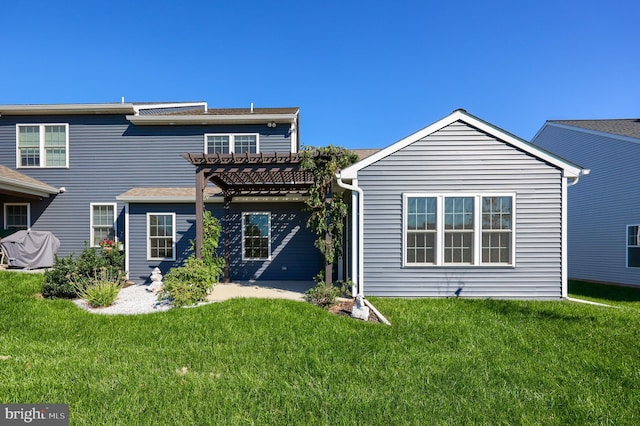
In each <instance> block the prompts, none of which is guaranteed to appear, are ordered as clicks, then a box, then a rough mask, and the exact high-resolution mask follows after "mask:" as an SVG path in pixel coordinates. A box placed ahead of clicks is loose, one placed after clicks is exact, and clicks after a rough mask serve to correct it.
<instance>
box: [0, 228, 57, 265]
mask: <svg viewBox="0 0 640 426" xmlns="http://www.w3.org/2000/svg"><path fill="white" fill-rule="evenodd" d="M0 244H2V248H3V249H4V252H5V253H6V255H7V265H8V266H12V267H15V268H26V269H35V268H48V267H50V266H53V261H54V255H55V254H56V252H57V251H58V248H59V247H60V240H58V238H56V236H55V235H53V234H52V233H51V232H47V231H17V232H15V233H13V234H11V235H9V236H8V237H5V238H3V239H2V241H0Z"/></svg>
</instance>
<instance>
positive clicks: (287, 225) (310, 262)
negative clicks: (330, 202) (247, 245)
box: [129, 203, 322, 283]
mask: <svg viewBox="0 0 640 426" xmlns="http://www.w3.org/2000/svg"><path fill="white" fill-rule="evenodd" d="M207 209H208V210H210V211H211V212H212V214H213V215H214V216H215V217H217V218H218V219H219V220H220V222H221V223H222V224H223V226H224V222H223V218H224V209H223V207H222V205H219V204H208V205H207ZM303 209H304V205H303V204H301V203H233V204H232V206H231V211H230V213H231V225H230V236H231V239H230V248H231V262H230V266H231V269H230V273H231V279H232V280H240V281H245V280H252V279H255V280H296V281H313V277H314V276H315V275H316V274H317V273H318V272H319V271H320V269H321V268H322V257H321V255H320V252H319V251H318V250H317V249H316V248H315V247H314V245H313V241H314V239H315V235H314V234H313V233H312V232H311V231H310V230H309V229H307V228H306V222H307V218H308V213H306V212H303V211H302V210H303ZM148 212H154V213H176V237H177V240H178V241H179V243H178V247H177V256H176V261H175V262H174V261H162V262H158V261H148V260H147V234H146V232H147V231H146V229H147V228H146V227H147V223H146V213H148ZM243 212H270V213H271V253H272V258H271V260H270V261H243V260H242V229H241V218H242V213H243ZM129 224H130V235H129V240H130V244H131V245H130V252H129V259H130V265H129V277H130V279H131V280H133V281H136V282H138V283H145V282H149V275H150V274H151V271H152V270H153V268H155V267H156V266H157V267H159V268H160V270H161V271H162V273H163V274H165V273H167V272H168V270H169V269H170V268H171V267H172V266H176V265H179V264H180V263H182V262H183V261H184V259H186V257H187V256H188V255H189V248H190V243H189V242H190V240H193V239H195V206H194V205H193V204H180V205H170V204H130V206H129ZM223 243H224V233H223V235H222V236H221V237H220V249H219V255H220V256H223V253H224V251H223V247H224V246H223Z"/></svg>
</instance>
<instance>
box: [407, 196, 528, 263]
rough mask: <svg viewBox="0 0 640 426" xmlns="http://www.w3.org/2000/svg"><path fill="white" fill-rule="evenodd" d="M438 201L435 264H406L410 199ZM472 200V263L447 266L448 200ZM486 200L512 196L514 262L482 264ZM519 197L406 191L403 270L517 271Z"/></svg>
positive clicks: (512, 255) (512, 252)
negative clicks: (445, 259) (483, 216)
mask: <svg viewBox="0 0 640 426" xmlns="http://www.w3.org/2000/svg"><path fill="white" fill-rule="evenodd" d="M410 197H411V198H413V197H415V198H427V197H430V198H435V199H436V229H435V253H434V262H433V263H409V262H408V261H407V231H408V229H407V210H408V199H409V198H410ZM451 197H455V198H472V199H473V247H472V248H473V260H472V262H470V263H469V262H465V263H445V261H444V234H445V233H446V230H445V228H444V219H445V212H444V201H445V199H446V198H451ZM486 197H510V198H511V230H510V233H511V253H510V257H511V262H510V263H491V262H483V261H482V231H483V230H482V199H483V198H486ZM516 210H517V209H516V194H515V193H514V192H474V193H462V192H461V193H455V192H452V193H432V192H428V193H424V192H405V193H403V194H402V267H404V268H433V267H447V268H457V267H480V268H495V267H504V268H515V266H516Z"/></svg>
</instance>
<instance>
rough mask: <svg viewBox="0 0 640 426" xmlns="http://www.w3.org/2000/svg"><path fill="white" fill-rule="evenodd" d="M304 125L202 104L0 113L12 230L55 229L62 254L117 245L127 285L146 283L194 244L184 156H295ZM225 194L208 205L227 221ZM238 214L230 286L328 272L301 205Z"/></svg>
mask: <svg viewBox="0 0 640 426" xmlns="http://www.w3.org/2000/svg"><path fill="white" fill-rule="evenodd" d="M298 120H299V110H298V108H255V109H254V108H253V107H252V108H247V109H210V108H208V107H207V104H206V103H204V102H179V103H156V104H152V103H113V104H111V103H109V104H55V105H4V106H0V164H1V165H2V166H1V167H0V203H2V209H1V211H0V213H1V214H2V221H3V227H4V228H24V229H34V230H43V231H51V232H52V233H53V234H54V235H56V236H57V237H58V238H59V240H60V242H61V246H60V249H59V252H58V254H59V255H61V256H65V255H68V254H70V253H73V252H75V253H76V254H79V253H80V252H81V251H82V249H83V247H84V244H85V242H87V243H88V244H89V245H90V246H92V247H98V245H99V242H100V241H101V240H103V239H105V238H108V239H117V240H118V241H119V242H122V243H124V250H125V254H126V268H127V270H128V271H129V278H130V279H131V280H133V281H136V282H148V280H149V275H150V273H151V271H152V270H153V268H155V267H156V266H158V267H160V269H161V270H162V272H163V273H166V272H167V271H168V270H169V269H170V268H171V267H172V266H174V265H178V264H180V263H181V262H182V261H183V260H184V259H185V258H186V256H187V255H188V252H189V249H190V247H191V240H193V239H194V238H195V228H196V226H195V221H196V212H195V201H196V195H195V179H196V168H194V166H193V165H192V164H190V162H189V161H187V160H185V158H183V157H182V154H185V153H188V152H198V153H203V152H204V153H209V154H215V153H220V154H221V155H222V156H224V155H229V153H233V154H235V155H245V154H247V153H257V154H258V155H259V154H262V153H273V152H286V153H297V152H298V150H299V139H298V126H299V123H298ZM219 193H220V191H219V190H217V189H216V188H207V195H210V197H208V198H207V199H206V200H205V201H206V207H207V209H209V210H210V211H212V212H213V214H214V216H216V217H218V218H223V216H224V214H225V210H224V206H223V197H221V196H220V194H219ZM262 195H264V194H262ZM228 207H230V208H229V209H228V211H227V212H228V213H229V216H228V217H227V219H228V225H229V228H228V229H230V230H231V232H232V234H231V235H229V238H228V241H229V242H230V247H231V251H230V253H229V264H230V270H229V274H230V278H231V279H237V280H249V279H263V280H272V279H284V280H307V281H311V280H312V278H313V276H314V275H315V274H317V272H318V271H319V270H320V268H321V267H322V259H321V256H320V253H319V252H318V250H316V249H315V248H314V246H313V240H314V238H315V236H314V234H313V233H312V232H311V231H310V230H309V229H307V228H306V226H305V223H306V218H307V215H308V214H307V213H306V212H305V211H304V207H305V206H304V203H303V199H302V197H301V196H299V195H298V196H296V195H295V194H294V196H291V194H289V196H285V195H284V194H282V193H271V194H269V196H267V197H265V196H259V197H255V196H253V197H243V196H236V197H234V198H233V202H231V203H230V205H229V206H228ZM223 238H224V236H223ZM300 253H304V256H301V255H300Z"/></svg>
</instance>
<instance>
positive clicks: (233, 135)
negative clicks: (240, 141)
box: [203, 133, 260, 154]
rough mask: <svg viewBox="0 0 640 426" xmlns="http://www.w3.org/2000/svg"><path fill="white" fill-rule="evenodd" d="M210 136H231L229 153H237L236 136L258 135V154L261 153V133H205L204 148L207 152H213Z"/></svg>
mask: <svg viewBox="0 0 640 426" xmlns="http://www.w3.org/2000/svg"><path fill="white" fill-rule="evenodd" d="M209 136H228V137H229V153H231V154H234V153H236V137H237V136H255V137H256V154H259V153H260V133H205V134H204V149H203V152H204V153H205V154H213V153H210V152H209V149H208V147H209V144H208V143H207V139H208V138H209ZM236 154H237V153H236Z"/></svg>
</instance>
